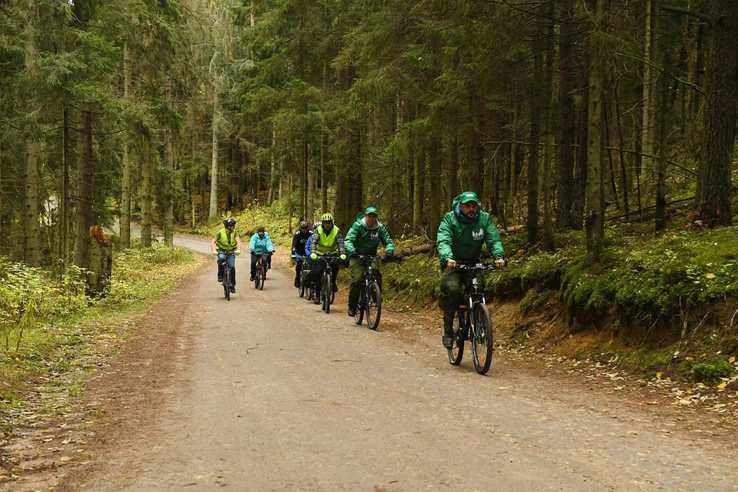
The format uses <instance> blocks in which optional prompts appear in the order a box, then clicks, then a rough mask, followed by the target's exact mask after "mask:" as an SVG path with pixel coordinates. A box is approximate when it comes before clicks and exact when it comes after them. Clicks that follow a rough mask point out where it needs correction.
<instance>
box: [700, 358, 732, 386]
mask: <svg viewBox="0 0 738 492" xmlns="http://www.w3.org/2000/svg"><path fill="white" fill-rule="evenodd" d="M734 370H735V368H734V367H733V365H732V364H730V363H729V362H728V361H726V360H725V359H713V360H711V361H709V362H702V363H699V364H694V365H693V366H692V369H691V372H692V378H693V379H694V381H695V382H697V383H705V384H715V383H717V382H719V381H720V378H727V377H729V376H730V375H731V374H733V371H734Z"/></svg>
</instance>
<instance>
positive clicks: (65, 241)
mask: <svg viewBox="0 0 738 492" xmlns="http://www.w3.org/2000/svg"><path fill="white" fill-rule="evenodd" d="M61 109H62V128H61V131H62V134H61V137H62V153H61V158H62V183H61V203H60V207H59V261H60V268H59V273H60V274H61V275H64V273H65V272H66V270H67V256H68V253H69V213H70V207H69V201H70V194H69V116H68V115H67V107H66V106H65V105H64V104H62V108H61ZM0 210H2V206H0Z"/></svg>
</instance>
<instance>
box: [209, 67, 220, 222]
mask: <svg viewBox="0 0 738 492" xmlns="http://www.w3.org/2000/svg"><path fill="white" fill-rule="evenodd" d="M219 79H220V77H219V75H218V74H216V75H215V81H214V83H213V158H212V161H211V166H210V213H209V215H208V222H215V221H216V220H217V219H218V124H219V120H220V105H219V101H218V88H219V86H220V80H219Z"/></svg>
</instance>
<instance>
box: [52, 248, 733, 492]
mask: <svg viewBox="0 0 738 492" xmlns="http://www.w3.org/2000/svg"><path fill="white" fill-rule="evenodd" d="M176 243H177V244H179V245H181V246H184V247H187V248H190V249H192V250H194V251H198V252H201V253H205V254H209V253H210V246H209V243H208V242H207V241H203V240H197V239H186V238H177V239H176ZM284 254H286V253H283V255H284ZM248 256H249V255H248V253H246V254H244V255H242V256H241V257H240V258H239V259H238V261H237V272H238V275H237V278H238V282H239V283H238V286H237V288H238V291H237V293H236V294H234V295H233V296H232V298H231V301H230V302H227V301H226V300H225V299H224V298H223V294H222V288H221V287H220V285H218V284H217V283H216V279H215V268H216V265H215V262H214V261H213V262H212V265H210V266H208V267H205V268H203V269H202V270H200V272H199V273H198V274H197V275H196V276H195V277H192V278H191V280H190V281H188V282H186V283H185V284H184V285H183V286H181V287H180V288H179V289H178V291H176V292H175V293H174V294H173V295H172V296H171V297H170V298H169V299H167V300H165V301H164V302H163V303H162V304H163V307H162V311H161V313H160V314H161V316H157V318H158V319H157V320H156V327H155V328H151V327H149V326H148V325H149V324H150V323H152V322H153V320H149V321H147V325H146V326H143V327H142V328H141V329H142V330H143V332H142V333H143V334H142V335H141V336H143V337H145V336H146V335H145V332H146V330H147V329H156V330H172V332H173V333H176V341H175V342H176V343H173V344H171V346H170V347H169V348H166V347H162V348H157V347H155V348H153V349H152V350H153V351H154V352H156V353H157V357H168V356H171V358H172V364H171V371H170V373H167V374H148V375H147V376H146V377H145V379H149V380H153V379H162V380H165V384H163V385H161V387H160V388H159V389H157V390H156V397H155V398H154V399H157V398H158V399H159V400H160V402H159V404H153V403H152V404H151V405H148V404H147V405H146V406H145V408H144V409H143V410H142V413H139V414H137V415H135V416H131V415H127V413H126V412H127V410H126V409H125V408H124V407H125V405H119V408H117V409H113V410H109V412H110V413H111V415H108V419H109V421H120V422H129V423H130V422H131V420H132V419H133V418H135V419H136V422H137V424H136V425H135V426H134V427H135V430H134V431H132V432H126V435H125V436H121V435H119V436H116V439H115V440H114V442H113V440H112V438H111V441H110V444H108V445H107V446H106V447H103V449H102V452H103V456H102V459H100V460H99V463H100V464H98V465H95V466H94V467H93V468H92V469H90V470H88V471H87V473H82V474H78V475H76V477H74V478H72V479H71V482H68V483H67V484H66V485H67V486H68V487H69V488H72V489H80V488H82V489H94V490H123V489H124V490H128V489H130V490H162V489H175V490H221V489H223V488H229V489H232V490H284V489H290V488H292V489H297V490H336V489H341V490H375V491H379V490H381V491H390V490H418V489H426V490H443V489H449V490H653V489H658V488H665V489H670V490H736V489H738V452H736V450H735V449H734V448H726V447H718V446H715V445H714V443H712V442H710V441H709V440H700V439H698V438H696V437H690V436H688V435H686V434H683V433H680V432H678V430H676V429H675V427H674V423H671V422H659V421H654V419H652V418H650V417H646V416H645V414H640V413H637V412H633V411H632V410H625V409H622V411H621V410H620V409H617V408H603V409H593V408H592V407H591V406H588V405H586V404H584V402H586V401H587V400H589V399H591V398H593V396H592V394H591V393H585V392H583V391H582V392H581V393H578V394H566V395H561V394H560V393H559V391H558V389H557V387H555V385H553V384H552V380H551V379H549V378H546V377H545V376H542V377H534V376H531V375H525V374H520V373H519V372H516V371H514V368H512V367H511V366H510V364H508V363H507V362H505V358H504V357H500V358H497V356H496V358H495V359H494V360H493V363H492V368H491V370H490V372H489V373H488V375H487V376H485V377H482V376H479V375H477V374H476V373H475V372H474V369H473V367H472V364H471V358H470V356H469V357H468V358H467V357H465V360H464V362H463V363H462V365H461V366H460V367H458V368H456V367H452V366H450V365H449V363H448V360H447V357H446V354H445V351H444V350H443V348H442V347H441V345H440V332H439V333H438V334H436V333H435V332H434V335H433V340H432V341H428V343H425V344H423V343H421V344H412V345H411V344H407V343H403V342H402V341H401V340H400V338H399V337H398V336H396V334H393V333H392V332H391V331H390V330H387V331H383V330H382V326H380V328H379V330H378V331H377V332H374V331H371V330H369V329H368V328H367V327H366V325H361V326H357V325H355V324H354V323H353V319H351V318H349V317H348V316H347V315H346V308H345V305H343V304H341V305H339V304H336V305H334V310H333V311H332V312H331V314H329V315H326V314H325V313H323V312H322V311H321V309H320V307H319V306H316V305H313V304H312V303H308V302H307V301H305V300H304V299H300V298H299V297H298V296H297V293H296V289H294V287H293V286H292V282H293V277H292V273H291V272H290V271H288V270H286V269H285V268H284V267H278V268H277V267H276V264H277V263H278V258H277V257H275V268H273V269H272V270H271V271H270V272H269V277H268V279H267V281H266V285H265V287H264V290H263V291H257V290H255V289H254V288H253V284H251V283H249V282H248V268H249V267H248ZM341 275H347V272H345V271H343V272H342V273H341ZM174 314H176V315H174ZM386 315H387V317H391V316H392V314H391V313H387V314H386ZM168 323H176V324H177V325H176V326H168ZM136 364H137V365H136V367H138V369H137V370H146V367H145V366H146V365H147V364H148V362H147V361H138V362H137V363H136ZM113 377H116V376H113ZM141 391H144V390H143V389H142V390H141ZM102 434H103V435H105V433H104V432H103V433H102ZM108 437H109V436H108Z"/></svg>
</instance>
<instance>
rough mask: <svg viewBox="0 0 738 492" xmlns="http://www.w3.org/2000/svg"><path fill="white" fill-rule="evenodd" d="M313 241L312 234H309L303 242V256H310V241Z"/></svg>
mask: <svg viewBox="0 0 738 492" xmlns="http://www.w3.org/2000/svg"><path fill="white" fill-rule="evenodd" d="M312 242H313V236H312V235H311V236H310V237H309V238H308V240H307V242H305V256H310V243H312Z"/></svg>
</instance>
